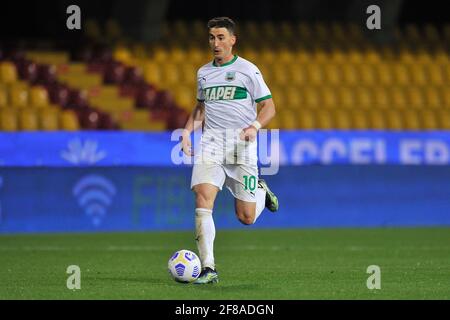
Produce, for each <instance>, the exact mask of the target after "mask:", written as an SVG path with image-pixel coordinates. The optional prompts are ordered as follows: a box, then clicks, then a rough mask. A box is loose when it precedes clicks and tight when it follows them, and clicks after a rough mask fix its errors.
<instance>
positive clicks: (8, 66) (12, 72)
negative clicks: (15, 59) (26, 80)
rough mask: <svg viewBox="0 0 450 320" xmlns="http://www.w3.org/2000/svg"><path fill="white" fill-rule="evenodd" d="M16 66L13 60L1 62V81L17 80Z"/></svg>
mask: <svg viewBox="0 0 450 320" xmlns="http://www.w3.org/2000/svg"><path fill="white" fill-rule="evenodd" d="M17 80H18V77H17V70H16V66H15V65H14V64H13V63H11V62H0V83H7V84H9V83H14V82H17Z"/></svg>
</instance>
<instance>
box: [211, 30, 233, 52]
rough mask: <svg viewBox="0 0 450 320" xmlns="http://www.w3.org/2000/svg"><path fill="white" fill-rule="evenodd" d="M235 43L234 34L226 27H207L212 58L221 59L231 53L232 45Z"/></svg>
mask: <svg viewBox="0 0 450 320" xmlns="http://www.w3.org/2000/svg"><path fill="white" fill-rule="evenodd" d="M235 43H236V36H234V35H232V34H230V32H229V31H228V29H226V28H211V29H209V46H210V47H211V50H212V52H213V55H214V58H216V59H223V58H225V57H228V56H229V55H230V54H231V50H232V48H233V45H234V44H235Z"/></svg>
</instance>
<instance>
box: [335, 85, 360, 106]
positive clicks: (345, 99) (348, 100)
mask: <svg viewBox="0 0 450 320" xmlns="http://www.w3.org/2000/svg"><path fill="white" fill-rule="evenodd" d="M338 96H339V97H338V98H339V106H340V107H343V108H346V109H352V108H354V107H355V106H356V97H355V93H354V91H353V90H352V89H351V88H350V87H341V88H340V89H339V91H338Z"/></svg>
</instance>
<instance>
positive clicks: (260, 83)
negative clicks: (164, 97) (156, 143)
mask: <svg viewBox="0 0 450 320" xmlns="http://www.w3.org/2000/svg"><path fill="white" fill-rule="evenodd" d="M208 30H209V45H210V48H211V50H212V53H213V55H214V60H213V61H212V62H210V63H207V64H206V65H204V66H202V67H201V68H200V69H199V70H198V73H197V100H198V101H197V104H196V107H195V109H194V111H193V112H192V114H191V115H190V117H189V119H188V121H187V123H186V126H185V130H184V131H183V135H182V144H181V145H182V148H183V151H184V153H185V154H186V155H188V156H194V167H193V170H192V181H191V188H192V190H193V191H194V193H195V208H196V209H195V235H196V241H197V248H198V252H199V255H200V260H201V262H202V272H201V274H200V276H199V278H198V279H197V280H196V281H195V283H197V284H204V283H216V282H218V281H219V278H218V273H217V271H216V268H215V263H214V253H213V246H214V238H215V234H216V229H215V225H214V221H213V216H212V213H213V207H214V200H215V199H216V195H217V193H218V192H219V191H220V190H222V186H223V185H224V184H225V186H226V187H227V188H228V189H229V190H230V192H231V193H232V194H233V196H234V198H235V212H236V216H237V218H238V219H239V221H240V222H242V223H243V224H245V225H251V224H253V223H255V221H256V219H258V217H259V215H260V214H261V212H262V211H263V209H264V208H265V207H267V208H268V209H269V210H270V211H272V212H275V211H277V210H278V199H277V197H276V196H275V195H274V194H273V193H272V192H271V191H270V189H269V188H268V186H267V184H266V182H265V181H264V180H262V179H258V167H257V141H256V135H257V132H258V130H259V129H260V128H262V127H264V126H266V125H267V124H268V123H269V121H270V120H271V119H272V118H273V117H274V116H275V105H274V102H273V100H272V95H271V93H270V90H269V88H268V87H267V85H266V83H265V82H264V79H263V77H262V74H261V72H260V71H259V69H258V68H257V67H256V66H255V65H254V64H253V63H251V62H249V61H247V60H245V59H243V58H241V57H238V56H237V55H234V54H233V53H232V50H233V46H234V44H235V43H236V35H235V23H234V22H233V21H232V20H231V19H230V18H227V17H219V18H214V19H212V20H210V21H209V22H208ZM257 105H258V106H259V107H260V112H259V113H258V114H257ZM200 126H204V130H203V134H202V138H201V143H200V145H201V151H200V152H198V153H197V150H196V152H195V154H192V150H191V147H192V145H191V140H190V134H191V132H193V131H194V130H195V129H197V128H198V127H200Z"/></svg>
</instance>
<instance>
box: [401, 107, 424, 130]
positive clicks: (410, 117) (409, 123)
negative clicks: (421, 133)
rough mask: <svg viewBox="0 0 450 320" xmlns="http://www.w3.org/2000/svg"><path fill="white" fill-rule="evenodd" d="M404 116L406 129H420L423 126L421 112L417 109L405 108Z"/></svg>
mask: <svg viewBox="0 0 450 320" xmlns="http://www.w3.org/2000/svg"><path fill="white" fill-rule="evenodd" d="M402 117H403V119H404V123H405V129H407V130H419V129H420V127H421V123H420V119H419V114H418V112H417V110H405V111H402Z"/></svg>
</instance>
